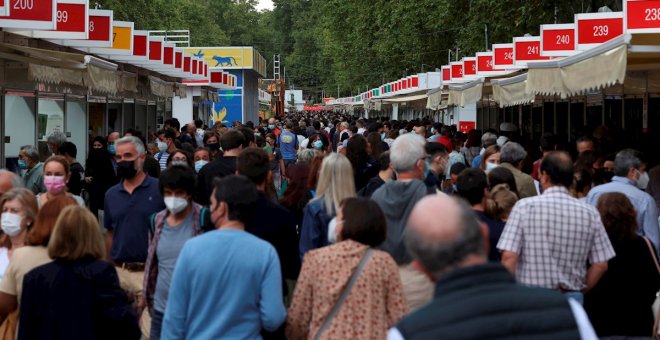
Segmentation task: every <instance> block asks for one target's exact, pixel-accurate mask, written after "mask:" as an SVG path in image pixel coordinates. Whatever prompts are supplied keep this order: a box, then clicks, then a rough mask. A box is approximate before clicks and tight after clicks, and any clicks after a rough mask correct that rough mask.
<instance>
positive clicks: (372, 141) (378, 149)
mask: <svg viewBox="0 0 660 340" xmlns="http://www.w3.org/2000/svg"><path fill="white" fill-rule="evenodd" d="M367 142H368V143H369V157H370V158H371V159H380V154H382V153H383V151H384V150H383V144H385V146H386V147H387V143H385V142H383V141H382V140H381V139H380V135H379V134H378V132H371V133H370V134H368V135H367Z"/></svg>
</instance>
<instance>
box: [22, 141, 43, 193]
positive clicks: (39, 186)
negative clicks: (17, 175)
mask: <svg viewBox="0 0 660 340" xmlns="http://www.w3.org/2000/svg"><path fill="white" fill-rule="evenodd" d="M18 167H19V168H21V170H24V171H25V172H23V185H24V186H25V187H26V188H28V189H30V190H32V192H33V193H34V194H35V195H36V194H39V193H42V192H45V191H46V187H45V186H44V164H43V163H41V162H39V150H37V148H35V147H34V146H32V145H24V146H21V149H20V151H19V153H18Z"/></svg>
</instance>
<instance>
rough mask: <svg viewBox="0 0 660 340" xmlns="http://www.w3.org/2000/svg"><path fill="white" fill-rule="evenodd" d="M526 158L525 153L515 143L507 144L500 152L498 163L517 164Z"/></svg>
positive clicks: (520, 146)
mask: <svg viewBox="0 0 660 340" xmlns="http://www.w3.org/2000/svg"><path fill="white" fill-rule="evenodd" d="M525 157H527V151H525V149H524V148H523V147H522V145H520V144H518V143H515V142H508V143H506V144H504V146H502V149H501V150H500V163H509V164H514V165H515V164H518V162H520V161H522V160H523V159H525Z"/></svg>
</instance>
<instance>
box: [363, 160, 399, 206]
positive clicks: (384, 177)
mask: <svg viewBox="0 0 660 340" xmlns="http://www.w3.org/2000/svg"><path fill="white" fill-rule="evenodd" d="M378 164H379V165H380V170H379V171H378V176H376V177H374V178H372V179H370V180H369V182H368V183H367V185H366V186H365V187H364V188H362V189H361V190H360V191H359V192H358V193H357V194H358V196H360V197H367V198H370V197H371V196H372V195H373V193H374V192H376V190H378V188H380V187H381V186H383V184H385V183H387V182H389V181H391V180H392V179H393V178H394V170H392V166H391V165H390V152H389V151H385V152H383V153H381V154H380V158H378Z"/></svg>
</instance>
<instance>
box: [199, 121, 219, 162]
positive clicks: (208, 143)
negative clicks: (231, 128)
mask: <svg viewBox="0 0 660 340" xmlns="http://www.w3.org/2000/svg"><path fill="white" fill-rule="evenodd" d="M217 125H218V124H216V126H217ZM203 140H204V147H205V148H207V149H209V152H211V160H213V159H216V158H218V157H220V156H221V153H220V138H219V137H218V134H217V133H216V132H215V131H207V132H206V133H204V139H203Z"/></svg>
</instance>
